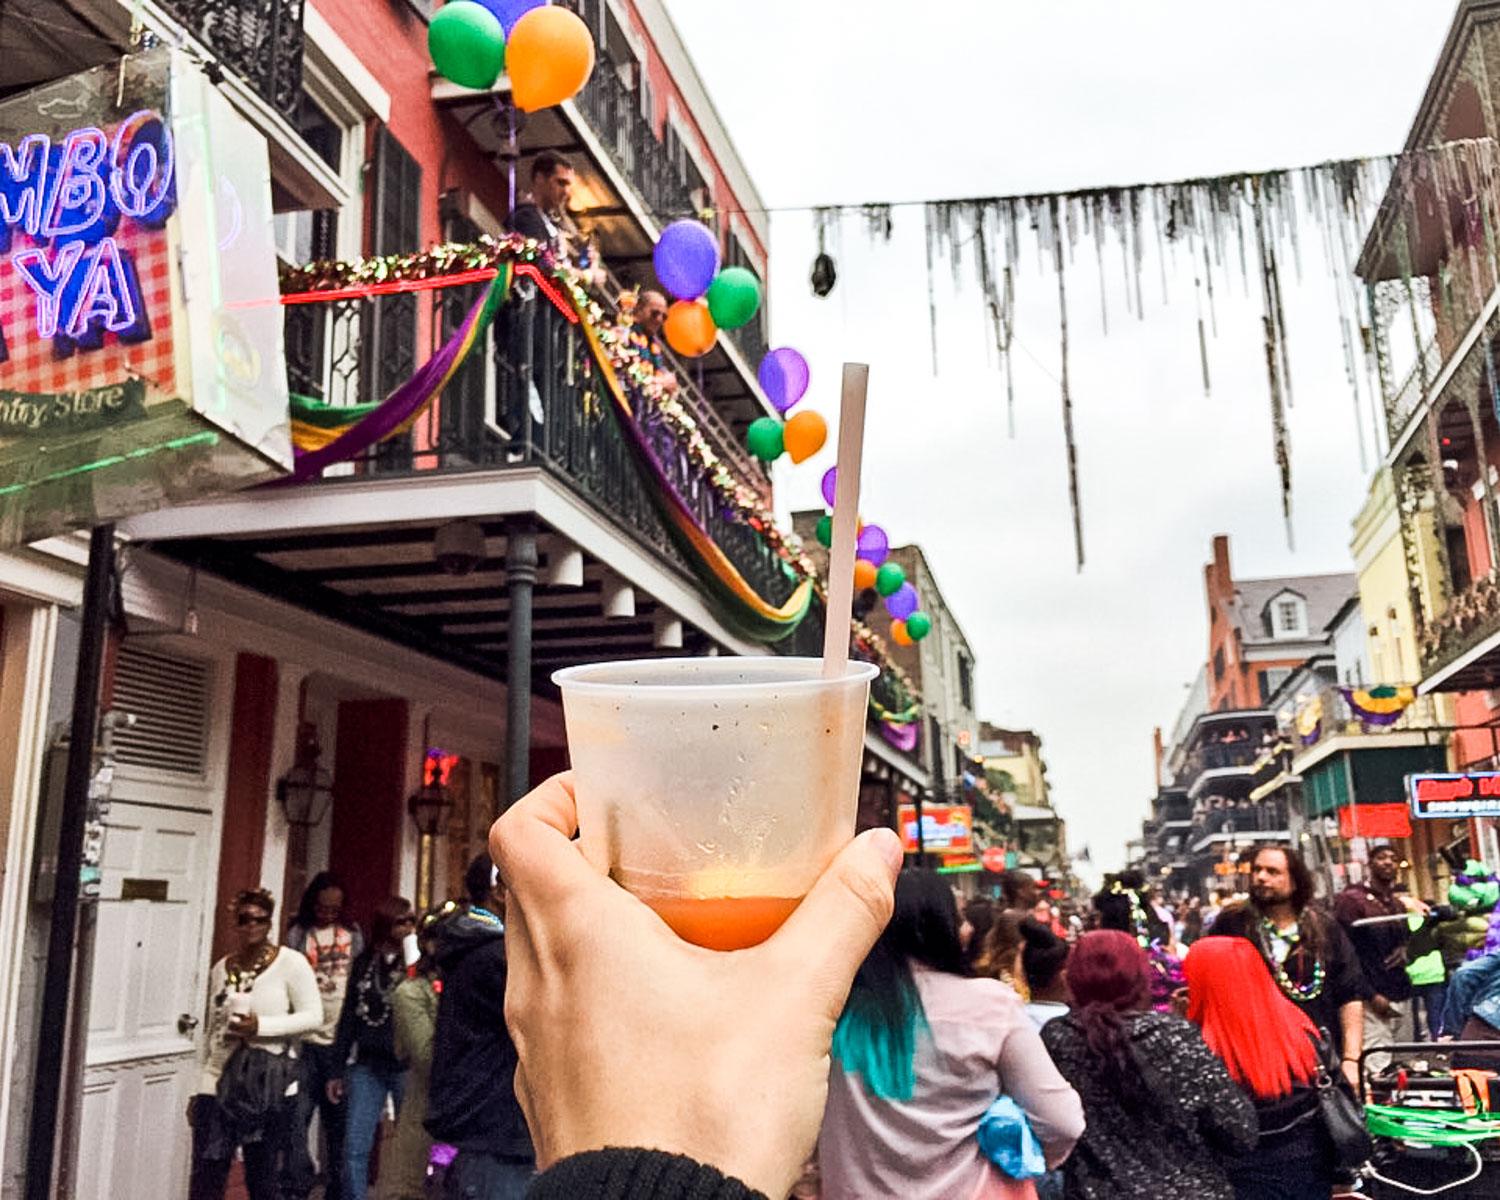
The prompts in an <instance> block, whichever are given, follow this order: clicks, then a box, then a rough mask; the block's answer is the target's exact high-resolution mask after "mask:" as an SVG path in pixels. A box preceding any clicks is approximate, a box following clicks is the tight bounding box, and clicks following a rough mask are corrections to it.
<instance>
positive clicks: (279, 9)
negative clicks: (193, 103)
mask: <svg viewBox="0 0 1500 1200" xmlns="http://www.w3.org/2000/svg"><path fill="white" fill-rule="evenodd" d="M162 7H163V8H165V9H166V10H167V11H168V12H169V13H170V14H171V15H172V16H174V17H175V18H176V19H177V20H179V21H181V22H182V24H183V27H184V28H185V29H186V30H187V31H188V33H190V34H191V35H192V36H193V37H195V38H197V39H198V41H200V42H202V43H203V44H204V45H205V46H206V47H208V49H209V51H210V52H211V53H212V54H213V56H214V58H215V59H217V60H218V62H219V63H220V64H222V65H223V66H224V67H226V68H227V69H228V70H230V71H233V72H234V73H235V74H236V75H238V76H239V77H240V78H241V79H243V80H244V81H245V82H246V83H247V84H248V85H249V86H250V88H251V90H252V91H254V92H255V93H256V94H257V95H258V96H260V98H261V99H262V100H264V101H265V102H266V103H267V104H269V105H270V106H271V107H272V108H274V109H275V110H276V111H277V112H278V113H280V114H281V115H282V116H283V117H287V118H288V119H290V118H291V117H292V116H293V114H295V112H296V110H297V105H298V103H299V101H300V100H301V96H302V47H303V33H302V14H303V10H304V8H305V0H162Z"/></svg>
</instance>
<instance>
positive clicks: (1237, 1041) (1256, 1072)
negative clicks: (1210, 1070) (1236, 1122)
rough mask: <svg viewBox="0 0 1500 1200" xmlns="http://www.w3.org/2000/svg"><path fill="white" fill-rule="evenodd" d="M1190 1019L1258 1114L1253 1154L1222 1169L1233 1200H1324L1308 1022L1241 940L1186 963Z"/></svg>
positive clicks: (1327, 1185) (1323, 1146)
mask: <svg viewBox="0 0 1500 1200" xmlns="http://www.w3.org/2000/svg"><path fill="white" fill-rule="evenodd" d="M1185 966H1186V968H1187V980H1188V1019H1189V1020H1190V1021H1192V1022H1193V1023H1194V1024H1195V1025H1197V1026H1198V1027H1199V1029H1201V1030H1202V1031H1203V1040H1204V1041H1205V1042H1206V1043H1207V1044H1208V1048H1209V1049H1210V1050H1212V1051H1213V1052H1214V1053H1215V1054H1216V1055H1218V1056H1219V1058H1220V1059H1222V1060H1223V1062H1224V1065H1225V1067H1226V1068H1228V1070H1229V1074H1230V1077H1231V1078H1233V1079H1234V1081H1235V1082H1236V1083H1237V1084H1239V1085H1240V1087H1241V1088H1243V1089H1244V1090H1245V1092H1246V1094H1247V1095H1248V1096H1249V1097H1250V1100H1251V1102H1252V1103H1253V1104H1254V1105H1255V1113H1256V1117H1257V1120H1258V1124H1259V1127H1260V1134H1259V1139H1258V1140H1257V1142H1256V1144H1255V1149H1254V1150H1253V1151H1252V1152H1251V1153H1249V1154H1247V1155H1244V1156H1242V1157H1241V1158H1239V1159H1237V1160H1235V1161H1234V1162H1233V1163H1231V1164H1230V1167H1229V1178H1230V1182H1231V1183H1233V1185H1234V1195H1235V1200H1328V1196H1329V1195H1330V1193H1331V1191H1332V1188H1333V1184H1334V1165H1333V1154H1332V1149H1333V1148H1332V1146H1331V1145H1330V1143H1329V1139H1328V1133H1327V1131H1326V1129H1325V1128H1324V1126H1323V1122H1322V1117H1321V1114H1320V1111H1319V1107H1318V1093H1317V1088H1316V1086H1315V1084H1314V1080H1315V1079H1316V1077H1317V1072H1318V1056H1317V1051H1316V1049H1315V1047H1314V1039H1315V1038H1316V1037H1317V1036H1318V1032H1317V1030H1315V1029H1314V1028H1313V1025H1312V1022H1311V1021H1309V1020H1308V1019H1307V1016H1306V1014H1304V1013H1303V1012H1302V1011H1301V1009H1299V1008H1298V1007H1297V1006H1296V1005H1294V1004H1293V1003H1292V1002H1291V1001H1290V1000H1288V999H1287V998H1286V997H1285V996H1284V995H1282V994H1281V990H1280V989H1279V988H1278V987H1277V986H1276V984H1275V981H1274V980H1272V978H1271V975H1270V972H1269V971H1267V970H1266V966H1265V963H1264V962H1263V961H1262V960H1261V957H1260V955H1259V954H1258V953H1256V950H1255V947H1254V946H1252V945H1251V944H1250V943H1249V942H1248V941H1246V940H1245V939H1244V938H1237V937H1209V938H1204V939H1202V940H1201V941H1199V942H1198V943H1197V944H1196V945H1194V947H1193V950H1192V953H1190V954H1189V955H1188V956H1187V962H1186V964H1185Z"/></svg>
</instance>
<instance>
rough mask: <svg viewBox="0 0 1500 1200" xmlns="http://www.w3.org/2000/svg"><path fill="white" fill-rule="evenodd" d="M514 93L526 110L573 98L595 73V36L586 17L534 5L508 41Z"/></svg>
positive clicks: (507, 61)
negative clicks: (585, 21)
mask: <svg viewBox="0 0 1500 1200" xmlns="http://www.w3.org/2000/svg"><path fill="white" fill-rule="evenodd" d="M505 69H506V72H507V73H508V74H509V75H510V94H511V98H512V99H513V100H514V101H515V102H516V107H517V108H519V109H520V110H521V111H522V112H536V111H537V110H538V109H540V108H551V107H552V106H553V105H554V104H561V103H562V102H563V101H564V100H571V99H572V98H573V97H574V96H576V95H578V93H579V92H580V91H582V90H583V85H584V84H586V83H587V82H588V81H589V76H590V75H592V74H593V73H594V39H593V37H592V36H590V34H589V27H588V26H587V25H586V24H584V21H583V18H582V17H580V16H578V14H577V13H574V12H571V11H569V10H568V9H566V8H561V7H559V6H557V5H553V4H548V5H545V6H543V7H541V8H533V9H532V10H531V11H530V12H528V13H527V14H526V15H525V16H523V17H522V18H521V19H520V20H519V21H517V22H516V26H515V28H514V29H512V30H511V31H510V38H509V40H508V41H507V42H506V43H505Z"/></svg>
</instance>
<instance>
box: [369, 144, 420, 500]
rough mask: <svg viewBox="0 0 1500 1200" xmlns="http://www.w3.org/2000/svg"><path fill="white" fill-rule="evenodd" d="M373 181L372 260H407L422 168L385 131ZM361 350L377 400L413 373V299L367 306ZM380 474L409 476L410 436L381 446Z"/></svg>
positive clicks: (416, 231)
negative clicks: (398, 256) (380, 257)
mask: <svg viewBox="0 0 1500 1200" xmlns="http://www.w3.org/2000/svg"><path fill="white" fill-rule="evenodd" d="M372 174H373V176H374V180H375V188H374V195H373V198H372V217H371V232H372V239H371V240H372V241H373V243H374V250H375V253H376V254H407V253H410V252H411V251H413V250H416V249H418V248H419V247H420V246H421V233H422V168H421V166H419V165H418V163H417V160H416V159H414V158H413V157H412V156H411V155H410V154H408V153H407V152H406V148H405V147H404V146H402V145H401V143H400V142H398V141H397V140H396V139H395V137H393V136H392V134H391V131H390V130H389V129H387V128H386V127H385V126H384V125H381V126H380V127H378V128H377V129H376V131H375V163H374V170H373V172H372ZM364 346H365V352H366V358H365V363H364V366H365V377H366V378H367V379H368V380H369V381H370V391H369V397H370V399H372V400H381V399H384V398H385V397H386V396H388V395H390V393H391V392H392V391H393V390H394V389H395V388H397V387H399V386H400V385H401V384H402V383H404V382H405V381H406V380H407V379H409V378H410V377H411V375H412V373H413V372H414V371H415V370H416V369H417V297H416V296H415V295H405V296H381V297H380V298H378V299H376V300H373V301H371V303H370V312H369V315H368V319H367V326H366V331H365V338H364ZM377 455H378V459H377V461H378V462H379V464H380V467H381V469H383V470H388V471H394V470H407V469H410V467H411V464H412V445H411V434H410V433H409V432H408V433H406V434H404V435H402V436H401V437H397V438H391V439H390V440H389V441H385V442H382V443H381V444H380V446H379V448H378V450H377Z"/></svg>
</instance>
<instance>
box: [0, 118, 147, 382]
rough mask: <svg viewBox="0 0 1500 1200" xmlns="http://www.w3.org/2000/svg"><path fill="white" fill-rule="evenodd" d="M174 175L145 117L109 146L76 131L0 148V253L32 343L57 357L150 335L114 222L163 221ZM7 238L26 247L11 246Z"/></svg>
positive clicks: (128, 124) (92, 131) (129, 121)
mask: <svg viewBox="0 0 1500 1200" xmlns="http://www.w3.org/2000/svg"><path fill="white" fill-rule="evenodd" d="M175 167H176V160H175V155H174V153H173V145H172V134H171V131H170V130H169V129H168V128H167V125H166V122H165V121H163V120H162V118H161V116H160V115H159V114H157V113H155V112H152V111H151V110H149V109H147V110H143V111H141V112H138V113H135V114H133V115H132V116H130V117H128V118H126V120H124V121H123V122H121V124H120V125H119V127H118V128H117V129H116V130H115V135H114V137H113V138H112V139H111V138H110V137H108V136H107V135H106V134H105V133H104V131H103V130H101V129H98V128H96V127H94V126H85V127H83V128H80V129H75V130H73V131H72V132H71V133H69V134H67V135H66V136H65V137H64V138H63V139H62V140H61V141H59V142H55V143H54V142H53V141H52V140H51V139H50V138H49V137H47V136H46V135H45V134H31V135H29V136H27V137H24V138H22V139H21V140H20V141H18V142H17V143H16V144H15V145H14V146H11V145H8V144H6V143H4V142H0V253H6V254H8V256H9V260H10V265H11V268H12V269H13V270H14V271H15V272H16V275H17V277H18V278H19V279H20V280H21V281H22V282H23V283H25V284H26V286H27V287H28V288H29V289H30V290H31V292H32V293H33V295H34V297H35V305H34V310H33V325H34V330H35V334H36V336H38V337H41V338H46V339H50V340H52V342H53V345H54V349H55V351H56V353H57V354H58V355H60V356H65V355H68V354H71V353H72V352H73V351H74V350H75V349H84V350H88V349H94V348H97V347H98V346H101V345H103V343H104V334H105V333H106V332H109V333H113V334H114V335H116V337H118V338H119V339H120V340H122V341H144V340H145V339H147V338H149V337H150V336H151V327H150V323H149V321H148V319H147V313H146V309H145V305H144V304H143V303H142V301H141V291H140V281H139V278H138V276H137V273H136V269H135V263H134V261H133V260H132V258H131V256H130V254H129V252H128V251H127V250H125V249H124V248H123V247H122V246H121V245H120V243H119V240H118V239H117V238H116V236H115V234H116V232H117V230H118V228H119V224H120V220H121V218H123V217H128V218H130V219H131V220H132V221H134V222H136V223H137V224H138V225H142V226H145V227H147V228H151V229H159V228H161V227H162V225H164V224H165V223H166V220H167V218H168V217H170V216H171V215H172V209H173V207H174V205H175V203H176V178H175ZM17 233H21V234H24V235H25V236H26V238H27V239H29V242H30V244H29V245H26V246H25V247H17V246H14V245H13V242H14V240H15V235H16V234H17ZM5 332H6V331H4V330H0V362H3V361H4V360H5V358H6V348H5Z"/></svg>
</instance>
